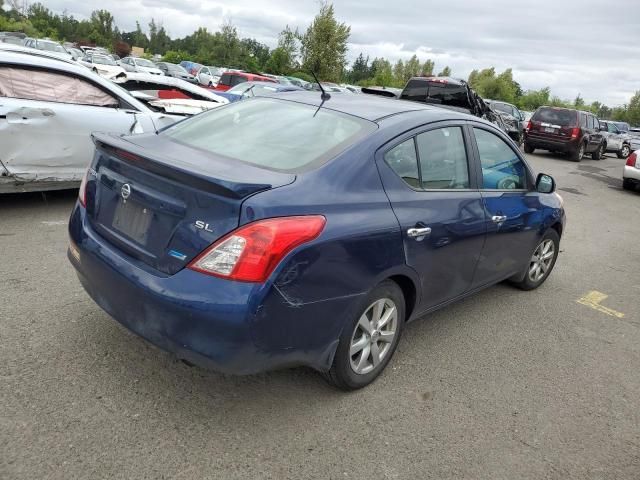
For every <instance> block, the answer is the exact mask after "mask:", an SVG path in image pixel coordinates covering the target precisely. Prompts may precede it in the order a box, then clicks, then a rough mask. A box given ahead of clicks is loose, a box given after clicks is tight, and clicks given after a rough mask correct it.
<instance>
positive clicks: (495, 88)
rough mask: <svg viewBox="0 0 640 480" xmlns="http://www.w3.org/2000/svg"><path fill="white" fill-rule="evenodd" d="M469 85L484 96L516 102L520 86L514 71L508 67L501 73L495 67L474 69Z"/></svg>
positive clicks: (470, 75)
mask: <svg viewBox="0 0 640 480" xmlns="http://www.w3.org/2000/svg"><path fill="white" fill-rule="evenodd" d="M468 83H469V85H471V87H472V88H473V89H474V90H475V91H476V92H477V93H478V95H480V96H481V97H484V98H491V99H494V100H502V101H505V102H509V103H515V102H516V100H517V92H518V89H519V88H520V86H519V85H518V84H517V83H516V82H514V81H513V72H512V71H511V69H510V68H509V69H507V70H505V71H504V72H502V73H501V74H500V75H496V70H495V68H493V67H491V68H485V69H483V70H480V71H478V70H473V71H472V72H471V73H470V74H469V79H468Z"/></svg>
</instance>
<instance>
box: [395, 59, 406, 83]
mask: <svg viewBox="0 0 640 480" xmlns="http://www.w3.org/2000/svg"><path fill="white" fill-rule="evenodd" d="M404 72H405V66H404V62H403V61H402V60H401V59H400V60H398V61H397V62H396V64H395V65H394V66H393V80H394V83H396V84H398V83H402V82H404V81H405V80H404Z"/></svg>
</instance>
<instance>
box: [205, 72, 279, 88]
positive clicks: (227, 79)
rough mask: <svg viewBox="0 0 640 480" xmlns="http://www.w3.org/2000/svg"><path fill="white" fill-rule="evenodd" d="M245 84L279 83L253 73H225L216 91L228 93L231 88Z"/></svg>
mask: <svg viewBox="0 0 640 480" xmlns="http://www.w3.org/2000/svg"><path fill="white" fill-rule="evenodd" d="M243 82H273V83H277V82H276V81H275V80H274V79H273V78H269V77H264V76H262V75H255V74H253V73H245V72H225V73H223V74H222V76H221V77H220V81H219V82H218V85H217V86H216V88H214V90H218V91H219V92H226V91H227V90H229V89H230V88H231V87H234V86H236V85H238V84H239V83H243Z"/></svg>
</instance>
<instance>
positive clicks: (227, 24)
mask: <svg viewBox="0 0 640 480" xmlns="http://www.w3.org/2000/svg"><path fill="white" fill-rule="evenodd" d="M216 40H217V41H216V42H215V43H216V47H215V49H214V53H215V56H216V60H217V62H216V63H220V64H221V65H222V66H225V67H240V65H239V63H240V51H241V49H240V38H239V37H238V30H237V29H236V27H235V26H234V25H233V24H232V23H231V20H225V21H224V22H223V23H222V26H221V27H220V33H219V34H218V35H217V39H216Z"/></svg>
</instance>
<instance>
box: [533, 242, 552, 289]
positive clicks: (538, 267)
mask: <svg viewBox="0 0 640 480" xmlns="http://www.w3.org/2000/svg"><path fill="white" fill-rule="evenodd" d="M555 252H556V247H555V244H554V243H553V240H550V239H548V238H547V239H546V240H544V241H542V242H541V243H540V245H538V246H537V247H536V249H535V251H534V252H533V256H532V257H531V262H530V264H529V273H528V275H529V279H530V280H531V281H532V282H539V281H540V280H542V279H543V278H544V276H545V275H546V273H547V272H548V271H549V268H550V267H551V262H553V256H554V255H555Z"/></svg>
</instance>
